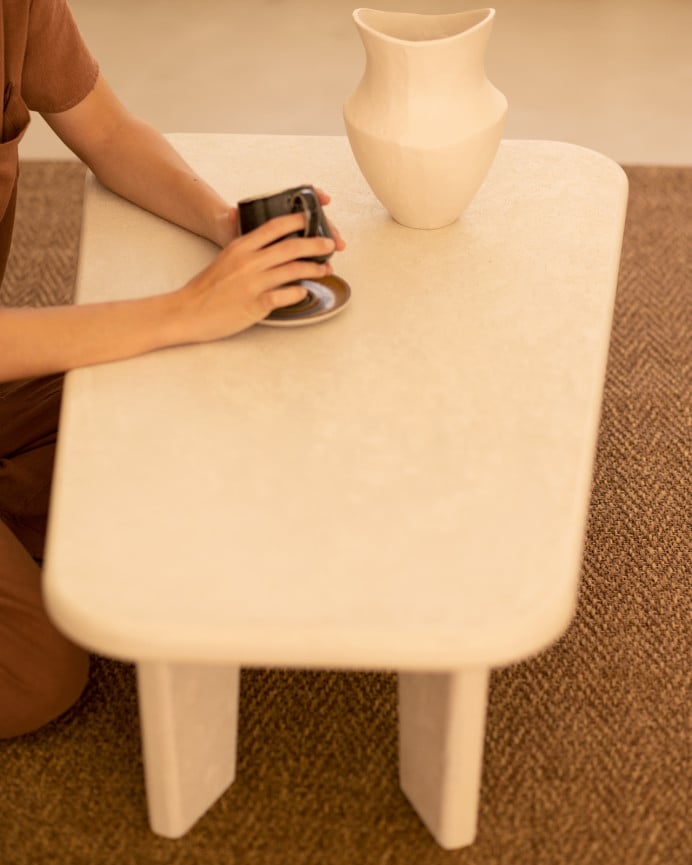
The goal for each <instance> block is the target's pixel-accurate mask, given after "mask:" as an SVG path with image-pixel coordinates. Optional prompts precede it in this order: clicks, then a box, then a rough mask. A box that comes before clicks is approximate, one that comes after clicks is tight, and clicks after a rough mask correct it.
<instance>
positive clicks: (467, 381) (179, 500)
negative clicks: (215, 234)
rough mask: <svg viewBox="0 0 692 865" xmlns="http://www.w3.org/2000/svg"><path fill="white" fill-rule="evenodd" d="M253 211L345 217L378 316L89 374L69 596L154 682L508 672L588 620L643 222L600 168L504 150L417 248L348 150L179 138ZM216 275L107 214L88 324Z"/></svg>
mask: <svg viewBox="0 0 692 865" xmlns="http://www.w3.org/2000/svg"><path fill="white" fill-rule="evenodd" d="M170 137H171V140H172V141H173V143H174V144H175V145H176V147H177V148H178V149H179V150H180V151H181V152H182V154H183V155H184V156H185V158H186V159H187V160H188V161H189V162H190V163H191V164H192V165H193V166H194V167H195V169H196V170H197V171H198V172H199V173H200V174H201V175H202V176H203V177H204V178H205V179H207V180H208V181H209V182H211V183H212V184H213V185H214V186H216V187H217V188H218V189H219V190H220V192H221V193H222V194H224V195H225V196H226V197H227V198H228V200H229V201H236V200H239V199H241V198H243V197H247V196H250V195H254V194H262V193H264V192H270V191H273V190H275V189H278V188H282V187H287V186H293V185H296V184H297V183H304V182H308V183H313V184H315V185H318V186H321V187H323V188H324V189H326V190H327V191H328V192H329V193H330V194H331V195H332V197H333V203H332V205H330V207H329V212H330V216H331V217H332V219H333V220H334V222H335V223H336V224H337V225H338V226H339V228H340V230H341V232H342V234H343V235H344V238H345V239H346V241H347V244H348V247H347V250H346V251H345V252H343V253H341V254H339V255H337V256H336V257H335V262H334V263H335V270H336V272H337V273H338V274H339V275H340V276H342V277H343V278H344V279H346V281H347V282H348V283H349V284H350V286H351V288H352V292H353V295H352V300H351V303H350V305H349V306H348V307H347V308H346V309H345V310H343V311H342V312H341V313H340V314H338V315H337V316H335V317H334V318H332V319H330V320H328V321H325V322H322V323H320V324H315V325H312V326H309V327H300V328H295V329H276V328H266V327H262V326H257V327H254V328H252V329H250V330H249V331H246V332H245V333H243V334H240V335H238V336H234V337H231V338H229V339H226V340H222V341H219V342H216V343H213V344H208V345H202V346H186V347H179V348H175V349H168V350H165V351H161V352H157V353H154V354H150V355H147V356H145V357H140V358H136V359H132V360H127V361H122V362H118V363H113V364H105V365H102V366H98V367H91V368H85V369H82V370H77V371H74V372H72V373H70V374H69V375H68V377H67V381H66V389H65V398H64V404H63V414H62V419H61V427H60V436H59V445H58V455H57V463H56V472H55V478H54V490H53V501H52V509H51V522H50V530H49V539H48V547H47V556H46V572H45V593H46V601H47V604H48V607H49V610H50V611H51V614H52V615H53V617H54V618H55V620H56V621H57V622H58V624H59V625H60V626H61V627H62V628H63V629H64V630H65V631H66V632H67V633H68V634H70V635H71V636H72V637H73V638H74V639H76V640H77V641H78V642H81V643H83V644H84V645H86V646H88V647H90V648H92V649H94V650H96V651H99V652H101V653H104V654H107V655H112V656H114V657H121V658H125V659H130V660H153V659H159V660H168V661H195V662H217V661H218V662H229V663H238V664H241V665H276V666H287V665H299V666H315V667H319V666H331V667H358V668H372V669H376V668H393V669H421V670H422V669H453V668H458V667H461V666H472V665H483V666H485V665H500V664H504V663H509V662H511V661H514V660H518V659H521V658H524V657H526V656H528V655H530V654H531V653H533V652H535V651H538V650H539V649H541V648H543V647H544V646H546V645H548V644H549V643H550V642H552V641H553V640H554V639H556V638H557V637H558V636H560V634H561V633H563V631H564V630H565V628H566V627H567V625H568V623H569V621H570V619H571V617H572V615H573V612H574V607H575V599H576V592H577V587H578V580H579V573H580V563H581V555H582V547H583V538H584V527H585V519H586V513H587V506H588V497H589V491H590V483H591V470H592V461H593V456H594V450H595V442H596V435H597V429H598V420H599V413H600V402H601V394H602V385H603V379H604V375H605V366H606V359H607V351H608V341H609V334H610V323H611V315H612V307H613V302H614V296H615V287H616V281H617V273H618V265H619V255H620V243H621V237H622V230H623V225H624V216H625V208H626V199H627V182H626V178H625V175H624V173H623V171H622V170H621V169H620V168H619V166H617V165H616V164H615V163H613V162H611V161H610V160H609V159H607V158H606V157H604V156H602V155H600V154H597V153H594V152H593V151H590V150H586V149H583V148H580V147H577V146H574V145H570V144H564V143H556V142H543V141H503V142H502V144H501V146H500V150H499V152H498V156H497V158H496V160H495V163H494V164H493V167H492V169H491V172H490V174H489V176H488V178H487V180H486V182H485V183H484V185H483V187H482V188H481V190H480V192H479V193H478V195H477V197H476V198H475V199H474V201H473V202H472V204H471V205H470V207H469V208H468V209H467V211H466V212H465V213H464V214H463V215H462V218H461V219H460V220H459V221H458V222H457V223H455V224H454V225H451V226H449V227H447V228H444V229H440V230H437V231H417V230H414V229H408V228H404V227H402V226H400V225H398V224H396V223H395V222H394V221H393V220H391V218H390V217H389V216H388V215H387V214H386V212H385V211H384V210H383V209H382V207H381V205H380V204H379V203H378V202H377V201H376V199H375V198H374V196H373V195H372V193H371V192H370V190H369V188H368V187H367V185H366V183H365V181H364V180H363V178H362V176H361V175H360V173H359V171H358V169H357V167H356V165H355V162H354V160H353V158H352V156H351V152H350V149H349V147H348V143H347V140H346V139H345V138H341V137H301V136H254V135H222V134H180V135H173V136H170ZM214 252H215V251H214V247H213V246H212V245H211V244H210V243H208V242H207V241H204V240H202V239H200V238H198V237H195V236H192V235H190V234H188V233H186V232H185V231H183V230H181V229H178V228H176V227H174V226H172V225H169V224H168V223H166V222H164V221H162V220H160V219H157V218H156V217H154V216H152V215H150V214H147V213H145V212H142V211H140V210H138V209H137V208H136V207H134V206H132V205H130V204H128V203H126V202H124V201H122V200H120V199H118V198H116V197H115V196H113V195H112V194H110V193H109V192H107V191H106V190H105V189H103V188H102V187H101V186H100V185H99V184H98V183H96V182H95V181H93V180H90V181H89V182H88V186H87V194H86V201H85V213H84V225H83V239H82V253H81V261H80V271H79V278H78V302H92V301H100V300H111V299H117V298H124V297H132V296H137V295H145V294H154V293H158V292H162V291H166V290H169V289H172V288H175V287H178V286H180V285H182V284H183V283H184V282H185V281H186V280H187V278H189V276H191V275H192V274H193V273H195V272H197V271H198V270H199V269H201V267H203V266H204V265H205V264H206V263H207V262H208V261H209V260H210V258H211V257H212V256H213V255H214Z"/></svg>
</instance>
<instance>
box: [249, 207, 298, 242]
mask: <svg viewBox="0 0 692 865" xmlns="http://www.w3.org/2000/svg"><path fill="white" fill-rule="evenodd" d="M296 231H299V232H303V231H305V214H304V213H302V212H301V213H288V214H286V216H276V217H274V219H269V220H268V221H267V222H264V223H263V224H262V225H260V226H259V228H254V229H253V230H252V231H248V233H247V234H243V235H242V236H241V237H240V238H239V241H240V242H241V243H242V244H243V246H246V247H247V248H248V249H262V247H264V246H269V245H270V244H272V243H275V242H276V241H277V240H280V239H281V238H282V237H286V235H287V234H293V233H294V232H296Z"/></svg>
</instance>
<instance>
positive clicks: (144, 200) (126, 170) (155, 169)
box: [43, 75, 345, 250]
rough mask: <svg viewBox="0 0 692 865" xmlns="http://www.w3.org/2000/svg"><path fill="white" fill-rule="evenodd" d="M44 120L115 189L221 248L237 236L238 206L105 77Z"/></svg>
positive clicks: (335, 232) (326, 199) (334, 231)
mask: <svg viewBox="0 0 692 865" xmlns="http://www.w3.org/2000/svg"><path fill="white" fill-rule="evenodd" d="M43 118H44V119H45V121H46V123H48V125H49V126H50V127H51V128H52V129H53V131H54V132H55V133H56V134H57V135H58V136H59V137H60V138H61V139H62V141H63V142H64V143H65V144H66V145H67V146H68V147H69V148H70V149H71V150H72V151H73V152H74V153H75V154H76V155H77V156H79V158H80V159H81V160H82V161H83V162H84V163H86V165H88V167H89V168H90V169H91V170H92V171H93V172H94V174H95V175H96V177H98V179H99V180H100V181H101V183H103V184H104V186H107V187H108V188H109V189H111V190H112V191H113V192H115V193H117V194H118V195H121V196H122V197H123V198H126V199H128V201H132V202H133V203H134V204H137V205H139V206H140V207H142V208H144V209H145V210H149V211H151V212H152V213H155V214H157V216H162V217H163V218H164V219H167V220H169V222H174V223H175V224H176V225H180V226H182V227H183V228H186V229H188V230H189V231H192V232H194V233H195V234H199V235H201V236H202V237H206V238H208V239H209V240H212V241H214V242H215V243H217V244H218V245H219V246H221V247H223V246H226V245H227V244H228V243H229V242H230V241H231V240H233V239H234V238H235V237H236V236H237V212H236V208H235V207H231V206H230V205H229V204H228V203H227V202H226V201H224V200H223V198H221V196H220V195H219V194H218V193H217V192H216V191H215V190H214V189H212V188H211V187H210V186H209V185H208V184H207V183H205V181H203V180H202V179H201V178H200V177H199V176H198V175H197V174H195V172H194V171H193V170H192V168H191V167H190V166H189V165H188V164H187V163H186V162H185V160H184V159H183V158H182V157H181V156H180V154H179V153H178V152H177V151H176V150H175V148H174V147H173V146H172V145H171V144H170V143H169V142H168V141H167V140H166V139H165V138H164V136H163V135H161V133H160V132H158V131H157V130H155V129H153V128H152V127H151V126H149V125H148V124H146V123H144V122H142V121H141V120H138V119H137V118H136V117H134V116H133V115H132V114H131V113H130V112H129V111H128V110H127V108H125V106H124V105H123V104H122V103H121V102H120V100H119V99H118V98H117V96H116V95H115V94H114V93H113V91H112V90H111V88H110V86H109V85H108V83H107V82H106V80H105V79H104V78H103V76H101V75H99V77H98V78H97V80H96V84H95V86H94V88H93V90H92V91H91V92H90V93H89V94H88V95H87V96H86V97H85V98H84V99H83V100H82V101H81V102H80V103H78V104H77V105H75V106H74V107H73V108H70V109H68V110H67V111H63V112H61V113H59V114H43ZM317 193H318V195H319V198H320V201H321V203H322V204H323V205H324V204H328V203H329V196H328V195H326V194H325V193H324V192H323V191H322V190H321V189H318V190H317ZM330 228H331V231H332V234H333V235H334V240H335V243H336V249H337V250H341V249H344V247H345V244H344V242H343V240H342V238H341V236H340V235H339V232H338V230H337V229H336V227H335V226H334V225H333V224H332V223H330Z"/></svg>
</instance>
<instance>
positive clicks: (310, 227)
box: [293, 189, 320, 237]
mask: <svg viewBox="0 0 692 865" xmlns="http://www.w3.org/2000/svg"><path fill="white" fill-rule="evenodd" d="M297 201H299V202H300V205H301V207H302V208H303V213H304V214H305V233H304V234H303V237H317V236H318V234H319V227H320V203H319V201H318V200H317V195H316V194H315V192H313V190H312V189H301V190H300V192H296V194H295V196H294V198H293V203H294V206H295V203H296V202H297Z"/></svg>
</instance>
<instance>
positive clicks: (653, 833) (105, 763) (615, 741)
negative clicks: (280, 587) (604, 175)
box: [0, 163, 692, 865]
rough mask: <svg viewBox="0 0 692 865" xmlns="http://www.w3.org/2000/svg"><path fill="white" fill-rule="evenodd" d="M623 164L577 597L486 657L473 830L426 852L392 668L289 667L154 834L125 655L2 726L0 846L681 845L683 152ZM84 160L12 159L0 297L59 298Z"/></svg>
mask: <svg viewBox="0 0 692 865" xmlns="http://www.w3.org/2000/svg"><path fill="white" fill-rule="evenodd" d="M627 173H628V175H629V178H630V204H629V213H628V220H627V227H626V233H625V241H624V249H623V255H622V267H621V277H620V283H619V289H618V296H617V304H616V310H615V322H614V328H613V334H612V343H611V351H610V360H609V366H608V375H607V382H606V387H605V398H604V404H603V413H602V422H601V428H600V437H599V444H598V453H597V461H596V469H595V476H594V481H593V491H592V502H591V509H590V519H589V527H588V537H587V544H586V551H585V557H584V564H583V574H582V588H581V594H580V600H579V605H578V611H577V615H576V618H575V620H574V622H573V624H572V626H571V627H570V628H569V630H568V632H567V633H566V635H565V636H564V637H563V638H562V639H561V640H560V641H559V642H558V643H557V644H556V645H554V646H553V647H552V648H551V649H549V650H548V651H546V652H545V653H543V654H541V655H540V656H538V657H536V658H534V659H532V660H529V661H527V662H525V663H522V664H519V665H517V666H514V667H511V668H508V669H505V670H500V671H496V672H495V673H494V674H493V676H492V680H491V690H490V706H489V714H488V727H487V740H486V750H485V759H484V773H483V786H482V798H481V807H480V820H479V832H478V839H477V841H476V843H475V844H474V845H473V846H472V847H469V848H466V849H464V850H459V851H453V852H445V851H443V850H441V849H440V848H439V847H437V846H436V844H435V843H434V841H433V840H432V839H431V837H430V835H429V834H428V832H427V831H426V830H425V829H424V827H423V826H422V824H421V823H420V822H419V820H418V818H417V817H416V815H415V813H414V812H413V810H412V809H411V808H410V807H409V805H408V804H407V802H406V800H405V799H404V797H403V795H402V794H401V792H400V791H399V787H398V781H397V747H396V735H397V717H396V680H395V678H394V676H393V675H389V674H379V673H378V674H373V673H331V672H315V671H285V670H273V671H269V670H253V671H246V672H244V673H243V679H242V696H241V724H240V737H239V767H238V777H237V780H236V782H235V784H234V785H233V787H232V788H231V789H230V790H229V791H228V792H227V793H226V794H225V795H224V796H223V797H222V798H221V800H220V801H219V802H218V803H217V804H216V805H215V806H214V807H213V808H212V809H211V810H210V811H209V812H208V813H207V814H206V815H205V816H204V817H203V819H202V820H201V821H200V822H199V823H198V825H197V826H196V827H195V828H194V829H193V830H192V831H191V832H190V833H189V834H188V835H187V836H185V837H184V838H183V839H181V840H179V841H168V840H163V839H161V838H157V837H156V836H154V835H153V834H151V833H150V831H149V829H148V827H147V822H146V811H145V798H144V786H143V776H142V765H141V757H140V750H139V730H138V720H137V702H136V693H135V679H134V672H133V669H132V668H131V667H130V666H127V665H124V664H120V663H116V662H113V661H110V660H106V659H100V658H97V659H95V660H94V663H93V668H92V676H91V683H90V685H89V687H88V690H87V692H86V694H85V695H84V697H83V699H82V700H81V701H80V703H79V704H78V705H77V706H76V707H75V708H74V709H73V710H72V711H71V712H70V713H69V714H68V715H66V716H64V717H63V718H62V719H60V720H58V721H57V722H55V723H54V724H52V725H51V726H50V727H48V728H47V729H45V730H43V731H41V732H38V733H36V734H34V735H31V736H28V737H26V738H24V739H21V740H16V741H11V742H5V743H0V802H1V803H2V808H1V810H0V821H1V823H0V862H2V863H3V865H42V863H51V865H54V863H57V865H63V863H64V865H148V863H162V865H163V863H165V865H196V863H200V865H201V863H204V865H443V863H444V865H451V863H455V865H456V863H458V865H462V863H463V865H491V863H492V865H620V863H622V865H659V863H660V865H689V863H690V861H692V843H691V840H690V834H689V824H687V825H686V820H689V817H690V813H692V809H691V808H690V799H689V790H690V780H691V762H690V725H689V721H690V693H691V688H690V684H691V683H690V642H689V629H690V612H691V606H692V605H691V603H690V583H689V580H690V573H689V571H690V568H689V565H690V531H689V514H690V500H689V463H688V456H689V442H690V439H689V433H690V426H689V420H690V368H689V362H690V344H691V343H692V334H691V328H690V323H691V322H690V318H691V299H692V168H689V169H675V168H652V167H633V168H628V169H627ZM82 180H83V171H82V169H81V168H80V167H79V166H78V165H76V164H69V163H54V164H52V163H26V164H24V165H23V166H22V176H21V191H20V203H19V216H18V222H17V231H16V238H15V246H14V252H13V256H12V259H11V262H10V267H9V272H8V274H7V277H6V280H5V284H4V286H3V288H2V294H1V295H0V301H2V302H3V303H8V302H15V303H52V302H65V301H67V300H69V298H70V296H71V292H72V287H73V284H74V278H75V266H76V260H77V244H78V229H79V221H80V201H81V194H82ZM498 542H501V539H498ZM98 578H99V575H98V574H94V579H95V580H98ZM191 578H194V577H193V575H192V576H191Z"/></svg>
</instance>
